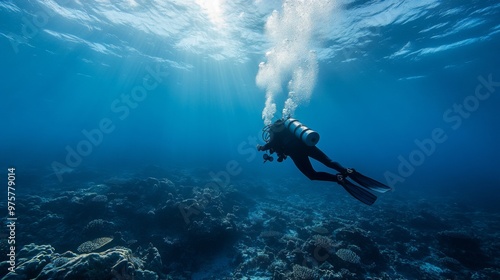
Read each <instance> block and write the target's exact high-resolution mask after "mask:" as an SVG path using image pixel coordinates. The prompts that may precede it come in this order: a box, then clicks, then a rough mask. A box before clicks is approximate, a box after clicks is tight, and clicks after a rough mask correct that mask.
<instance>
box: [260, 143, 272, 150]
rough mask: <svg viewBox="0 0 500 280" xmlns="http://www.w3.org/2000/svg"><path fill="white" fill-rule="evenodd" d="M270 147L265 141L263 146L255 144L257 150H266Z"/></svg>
mask: <svg viewBox="0 0 500 280" xmlns="http://www.w3.org/2000/svg"><path fill="white" fill-rule="evenodd" d="M269 149H271V145H270V143H266V144H265V145H264V146H261V145H257V151H267V150H269Z"/></svg>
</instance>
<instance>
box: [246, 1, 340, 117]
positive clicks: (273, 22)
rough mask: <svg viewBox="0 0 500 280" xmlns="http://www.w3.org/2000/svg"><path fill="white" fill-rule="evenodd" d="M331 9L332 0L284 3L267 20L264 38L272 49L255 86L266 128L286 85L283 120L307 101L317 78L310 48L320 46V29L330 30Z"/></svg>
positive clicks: (315, 60)
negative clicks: (262, 99)
mask: <svg viewBox="0 0 500 280" xmlns="http://www.w3.org/2000/svg"><path fill="white" fill-rule="evenodd" d="M333 8H334V1H333V0H331V1H329V0H308V1H306V0H288V1H287V0H285V1H284V2H283V5H282V11H281V12H278V11H273V13H272V14H271V16H269V18H268V19H267V22H266V26H265V34H266V37H267V38H268V40H269V41H270V43H271V46H272V47H271V49H270V50H269V51H268V52H267V53H266V59H267V62H261V63H260V64H259V72H258V73H257V77H256V83H257V86H259V87H260V88H262V89H263V90H265V91H266V103H265V107H264V110H263V111H262V118H263V119H264V123H265V124H270V123H271V122H272V119H273V117H274V114H275V113H276V111H277V106H276V98H275V97H276V96H277V95H278V94H280V93H281V92H282V91H283V90H282V87H283V83H285V82H286V83H287V84H288V97H287V99H286V101H285V103H284V105H283V111H282V114H283V116H292V115H293V114H294V112H295V109H297V107H298V106H299V105H300V104H303V103H307V102H308V101H309V100H310V98H311V94H312V91H313V89H314V85H315V84H316V78H317V75H318V60H317V57H316V53H315V52H314V51H313V48H314V46H315V45H317V44H319V43H320V39H319V38H318V37H320V36H318V35H320V34H319V33H320V32H321V31H322V30H324V29H323V27H324V26H329V23H328V21H329V19H330V18H331V15H332V12H333Z"/></svg>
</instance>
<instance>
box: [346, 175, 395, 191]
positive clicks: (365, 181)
mask: <svg viewBox="0 0 500 280" xmlns="http://www.w3.org/2000/svg"><path fill="white" fill-rule="evenodd" d="M351 170H352V173H348V176H349V178H351V179H352V180H353V181H354V182H356V183H358V184H360V185H361V186H362V187H365V188H367V189H369V190H371V191H375V192H379V193H385V192H388V191H390V190H392V189H391V187H389V186H387V185H385V184H383V183H380V182H379V181H377V180H374V179H372V178H370V177H366V176H365V175H363V174H361V173H359V172H358V171H356V170H354V169H351Z"/></svg>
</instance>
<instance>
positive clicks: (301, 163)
mask: <svg viewBox="0 0 500 280" xmlns="http://www.w3.org/2000/svg"><path fill="white" fill-rule="evenodd" d="M290 157H291V158H292V160H293V163H295V166H297V168H298V169H299V170H300V172H302V173H303V174H304V175H306V177H307V178H309V179H310V180H319V181H330V182H338V180H337V176H336V175H333V174H330V173H326V172H317V171H316V170H314V168H313V167H312V164H311V161H310V160H309V157H308V156H307V155H306V154H298V155H290Z"/></svg>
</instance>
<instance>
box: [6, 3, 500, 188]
mask: <svg viewBox="0 0 500 280" xmlns="http://www.w3.org/2000/svg"><path fill="white" fill-rule="evenodd" d="M220 2H221V3H219V4H220V5H219V6H220V7H219V6H217V4H213V3H212V4H210V3H209V1H194V2H192V3H191V2H189V3H185V4H180V3H175V2H167V3H165V4H158V3H157V4H146V3H141V2H140V1H137V2H134V1H130V3H127V2H126V1H125V2H124V3H121V4H110V3H107V2H101V1H91V2H82V3H79V2H75V3H73V2H72V1H48V2H44V1H26V2H23V3H18V2H15V1H2V2H1V3H0V12H1V18H2V20H1V23H0V24H1V32H0V35H1V36H0V37H1V38H2V51H1V54H0V56H1V61H2V67H1V70H0V71H1V72H0V75H1V77H2V80H3V82H2V83H1V85H0V87H1V90H0V91H1V94H2V102H1V106H2V109H1V113H2V131H3V133H2V137H1V141H2V145H0V149H1V151H0V154H2V165H4V166H17V167H18V172H22V170H28V169H30V170H36V171H38V172H40V174H39V175H44V174H45V175H46V173H47V174H48V173H51V172H52V173H54V172H57V170H58V169H54V166H53V163H54V162H57V163H60V164H61V165H57V166H58V167H60V168H63V167H62V166H66V167H68V168H71V169H78V168H82V167H90V168H93V169H99V168H107V169H114V170H120V169H123V168H127V169H133V168H138V167H144V166H148V165H153V164H156V165H161V166H170V167H174V166H175V167H185V168H193V167H208V168H211V169H215V170H223V169H225V164H226V163H227V162H228V161H230V160H235V161H237V162H238V163H239V164H240V165H241V167H242V170H243V172H241V174H240V175H239V176H249V175H250V174H252V176H254V175H257V176H269V175H270V173H269V172H267V171H268V170H272V174H273V175H272V176H282V174H283V172H290V173H292V174H295V173H297V172H296V171H295V170H293V166H292V165H291V163H290V162H286V163H284V164H275V163H274V164H266V165H264V166H263V165H262V164H261V163H260V155H258V158H259V159H255V158H256V157H254V154H255V152H253V151H251V150H250V149H249V148H251V146H253V145H250V144H249V143H248V137H258V136H260V135H259V130H260V129H261V127H262V126H263V122H262V119H261V111H262V109H263V106H264V100H265V90H262V89H260V88H257V86H256V83H255V77H256V74H257V71H258V64H259V63H260V62H263V61H264V62H265V61H266V58H265V57H264V54H265V52H266V51H267V50H269V49H270V48H271V47H272V44H270V43H269V41H268V40H267V37H266V35H265V34H264V33H265V32H264V25H265V22H266V20H267V18H268V17H269V15H270V14H271V11H272V10H273V9H277V10H278V11H281V10H282V7H281V3H280V2H279V1H272V2H266V3H263V2H264V1H256V2H246V1H239V2H241V3H225V2H224V1H220ZM222 2H224V3H222ZM217 3H218V2H217ZM337 5H338V7H336V8H335V9H334V11H332V14H331V18H330V21H329V22H328V24H329V26H324V25H323V24H316V26H315V28H316V29H321V30H323V29H326V31H324V32H323V34H322V36H323V37H326V38H321V40H320V39H317V38H314V36H313V38H312V39H311V40H310V42H312V44H311V49H312V50H315V51H317V52H318V75H317V80H316V83H315V84H314V85H315V87H314V89H313V92H312V96H311V98H310V101H309V102H308V103H307V104H304V105H300V106H299V107H298V109H297V110H296V112H295V115H294V116H295V117H296V118H298V119H300V120H301V121H303V122H304V123H306V124H307V125H309V126H310V127H312V128H313V129H315V130H316V131H318V132H319V133H320V134H321V141H320V143H319V147H320V148H321V149H323V150H324V151H325V152H326V153H327V154H329V155H330V156H331V157H332V158H334V159H335V160H337V161H339V162H341V163H342V164H344V165H346V166H353V167H356V168H358V169H360V170H364V171H365V172H367V173H369V174H371V175H372V176H374V177H377V178H379V179H381V180H386V181H387V178H386V177H387V176H389V177H390V175H387V174H388V173H387V172H391V173H392V174H394V175H397V176H400V175H401V172H399V171H398V166H399V165H400V164H401V161H402V160H401V158H398V157H399V156H401V157H402V158H404V159H407V160H409V158H410V154H411V153H412V152H413V151H416V150H418V149H419V147H418V146H417V145H416V144H415V142H414V141H415V140H424V139H428V138H430V137H432V133H433V130H434V129H436V128H438V129H442V131H441V132H442V133H444V135H441V136H442V139H440V140H442V141H444V143H437V144H436V147H435V148H433V147H432V145H431V144H429V145H430V146H428V149H429V150H428V151H427V152H428V153H427V154H425V155H424V157H423V158H422V154H419V155H414V156H415V159H414V161H413V163H416V164H412V165H413V166H414V167H415V170H414V172H410V171H411V169H409V171H408V172H403V173H402V175H407V176H400V177H398V178H399V179H397V180H396V181H394V182H393V183H394V184H393V185H394V186H395V187H396V188H400V189H407V188H414V189H420V190H435V189H439V190H449V189H453V190H454V191H456V192H458V193H461V192H463V193H468V194H471V193H476V192H491V194H493V195H496V194H495V192H494V189H496V187H497V186H498V183H499V182H500V179H498V177H497V174H496V170H497V169H498V167H499V166H498V164H497V163H496V161H497V160H496V159H497V157H498V156H499V155H500V150H499V148H498V146H497V143H498V142H499V140H500V136H499V134H498V129H497V128H498V127H499V123H500V115H499V114H498V108H499V104H500V99H499V98H498V82H496V81H499V80H500V73H499V72H498V66H499V62H500V57H499V55H498V47H499V46H500V44H499V32H500V31H499V30H500V29H499V28H500V25H499V24H500V22H499V20H498V18H499V17H498V14H499V9H500V7H499V4H498V2H497V1H472V2H471V1H461V2H457V1H421V2H419V3H418V4H416V3H411V2H401V3H399V2H396V1H381V2H378V1H352V2H350V1H337ZM306 12H307V11H306ZM313 33H314V32H313ZM299 55H300V54H299ZM148 69H150V70H149V71H148ZM151 69H152V70H151ZM151 71H153V72H155V71H156V72H158V73H157V75H160V76H159V77H158V80H155V79H150V72H151ZM478 77H483V81H484V79H485V80H488V79H489V80H492V81H494V83H493V84H494V86H490V87H489V89H488V88H486V87H483V88H482V89H481V90H482V91H480V92H481V93H482V94H484V95H485V96H483V97H484V98H483V99H484V100H479V101H478V99H477V98H475V97H474V94H475V90H476V87H477V86H480V85H481V84H482V83H481V82H480V81H479V80H478ZM145 82H151V84H152V86H153V87H152V88H151V89H150V90H146V91H144V87H142V88H141V86H142V85H143V84H144V83H145ZM495 82H496V84H495ZM283 83H284V84H283V85H282V86H283V91H284V93H281V97H278V98H282V99H283V98H284V96H286V90H287V89H286V81H284V82H283ZM138 87H139V89H138ZM135 90H137V91H135ZM141 90H142V91H141ZM133 93H135V94H137V96H138V100H140V101H134V100H132V101H131V102H130V103H126V100H125V99H122V98H123V96H124V95H125V96H129V97H130V96H131V95H132V94H133ZM486 95H488V96H486ZM471 96H472V97H471ZM469 97H470V98H469ZM468 98H469V99H468ZM281 102H282V101H281ZM464 102H465V103H466V104H465V106H466V107H465V109H464V112H463V113H462V114H463V115H461V114H460V112H458V111H452V112H448V110H450V109H451V110H454V107H453V106H454V104H463V103H464ZM467 102H470V103H467ZM282 107H283V106H282V103H280V102H278V113H277V114H276V116H275V117H280V114H279V112H280V111H281V109H282ZM103 119H105V120H109V122H110V124H109V125H110V127H111V128H109V131H110V130H112V131H111V132H108V133H104V134H103V136H102V139H100V138H99V137H97V136H95V137H97V138H96V140H95V141H98V140H99V141H98V143H96V144H92V145H90V146H89V145H87V146H85V147H82V148H81V149H82V150H81V151H83V152H82V154H83V155H84V156H82V157H81V160H77V159H74V161H73V162H69V161H67V160H66V156H67V155H68V154H69V153H71V152H69V151H68V149H72V150H74V151H76V149H77V145H78V144H79V143H80V142H81V141H86V139H87V138H86V136H85V135H84V134H83V133H82V131H83V130H86V131H92V130H95V129H98V128H99V125H100V122H101V121H102V120H103ZM259 140H260V137H259ZM87 144H88V143H87ZM82 145H84V144H82ZM239 145H242V146H241V147H240V150H238V146H239ZM89 149H91V150H90V151H89ZM410 173H411V174H410ZM63 177H64V176H63ZM21 178H22V177H21ZM391 178H393V177H391ZM403 180H404V181H403ZM496 197H498V196H496Z"/></svg>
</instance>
